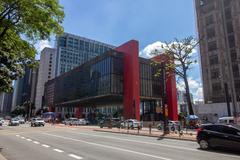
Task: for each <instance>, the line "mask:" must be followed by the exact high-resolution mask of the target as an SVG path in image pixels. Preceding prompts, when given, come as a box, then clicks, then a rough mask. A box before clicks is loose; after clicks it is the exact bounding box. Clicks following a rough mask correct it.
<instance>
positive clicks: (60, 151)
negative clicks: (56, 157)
mask: <svg viewBox="0 0 240 160" xmlns="http://www.w3.org/2000/svg"><path fill="white" fill-rule="evenodd" d="M53 150H54V151H56V152H59V153H62V152H64V151H62V150H60V149H53Z"/></svg>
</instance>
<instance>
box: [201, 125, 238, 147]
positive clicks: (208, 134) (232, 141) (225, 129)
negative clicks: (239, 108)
mask: <svg viewBox="0 0 240 160" xmlns="http://www.w3.org/2000/svg"><path fill="white" fill-rule="evenodd" d="M197 142H198V144H199V145H200V148H201V149H204V150H206V149H209V148H211V147H224V148H229V149H233V150H240V126H234V125H222V124H208V125H202V126H200V127H199V129H197Z"/></svg>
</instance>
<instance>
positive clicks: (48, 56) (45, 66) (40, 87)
mask: <svg viewBox="0 0 240 160" xmlns="http://www.w3.org/2000/svg"><path fill="white" fill-rule="evenodd" d="M55 63H56V53H55V49H53V48H47V47H46V48H44V49H43V50H42V52H41V57H40V64H39V72H38V81H37V91H36V99H35V106H36V111H37V110H38V109H40V108H41V107H42V105H43V104H42V103H43V95H44V84H45V83H46V82H47V81H48V80H50V79H53V78H54V77H55V66H56V64H55Z"/></svg>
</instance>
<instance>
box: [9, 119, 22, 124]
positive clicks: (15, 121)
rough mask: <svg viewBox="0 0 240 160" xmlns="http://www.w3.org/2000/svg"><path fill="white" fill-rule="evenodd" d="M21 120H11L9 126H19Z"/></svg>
mask: <svg viewBox="0 0 240 160" xmlns="http://www.w3.org/2000/svg"><path fill="white" fill-rule="evenodd" d="M19 124H20V123H19V120H18V119H17V118H11V119H10V121H9V124H8V125H9V126H19Z"/></svg>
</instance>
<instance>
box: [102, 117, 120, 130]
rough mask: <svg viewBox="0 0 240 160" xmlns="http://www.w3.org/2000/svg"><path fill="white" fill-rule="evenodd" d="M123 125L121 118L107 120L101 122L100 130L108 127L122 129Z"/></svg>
mask: <svg viewBox="0 0 240 160" xmlns="http://www.w3.org/2000/svg"><path fill="white" fill-rule="evenodd" d="M120 125H121V120H120V119H119V118H106V119H104V120H101V121H100V124H99V126H100V128H103V127H108V128H112V127H117V128H120Z"/></svg>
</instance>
